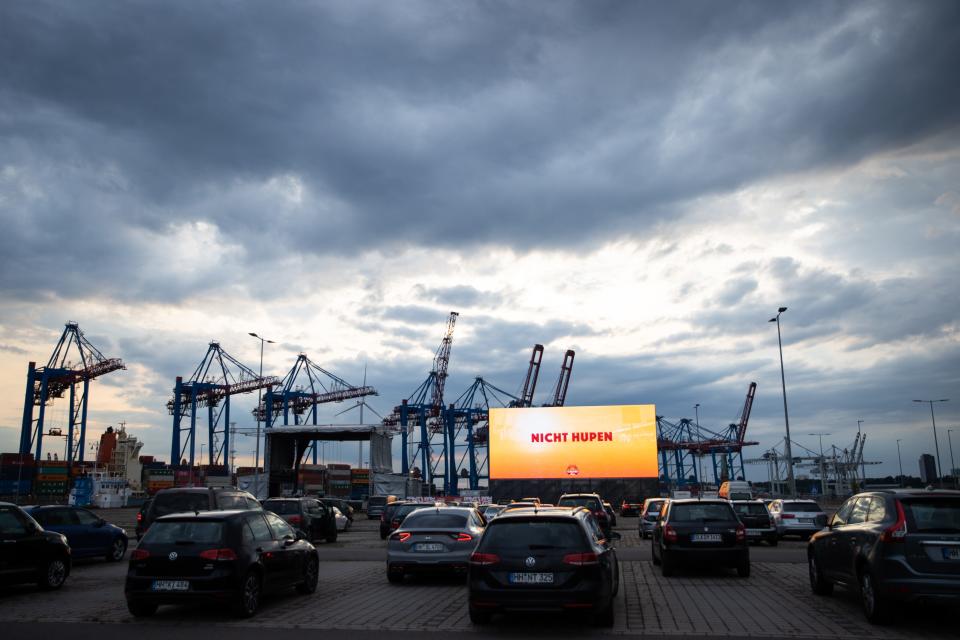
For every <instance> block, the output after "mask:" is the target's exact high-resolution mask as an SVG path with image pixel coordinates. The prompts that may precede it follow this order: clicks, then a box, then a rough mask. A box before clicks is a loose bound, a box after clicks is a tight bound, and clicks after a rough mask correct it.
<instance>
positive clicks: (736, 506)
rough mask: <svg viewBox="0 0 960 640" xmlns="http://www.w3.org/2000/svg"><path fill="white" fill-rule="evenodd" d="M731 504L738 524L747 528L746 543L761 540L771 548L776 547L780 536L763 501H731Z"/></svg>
mask: <svg viewBox="0 0 960 640" xmlns="http://www.w3.org/2000/svg"><path fill="white" fill-rule="evenodd" d="M731 504H733V510H734V511H736V512H737V517H738V518H740V522H742V523H743V526H744V527H746V528H747V540H748V541H756V542H759V541H761V540H762V541H763V542H766V543H767V544H769V545H770V546H771V547H775V546H777V543H778V542H779V540H780V534H779V533H778V532H777V526H776V525H775V524H774V523H773V518H772V517H771V516H770V512H769V511H767V505H765V504H764V503H763V500H733V501H731Z"/></svg>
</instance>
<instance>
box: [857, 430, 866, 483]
mask: <svg viewBox="0 0 960 640" xmlns="http://www.w3.org/2000/svg"><path fill="white" fill-rule="evenodd" d="M862 424H863V420H857V434H858V435H859V434H860V426H861V425H862ZM860 480H861V482H860V490H861V491H863V487H865V486H866V484H867V459H866V458H864V457H863V439H862V436H861V440H860Z"/></svg>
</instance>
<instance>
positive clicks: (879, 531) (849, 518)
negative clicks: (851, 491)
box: [807, 489, 960, 623]
mask: <svg viewBox="0 0 960 640" xmlns="http://www.w3.org/2000/svg"><path fill="white" fill-rule="evenodd" d="M807 563H808V566H809V573H810V587H811V588H812V589H813V592H814V593H816V594H819V595H829V594H831V593H832V592H833V585H834V583H835V582H836V583H840V584H844V585H848V586H850V587H852V588H854V589H856V590H857V592H858V594H859V596H860V601H861V604H862V606H863V611H864V613H865V614H866V616H867V619H868V620H869V621H870V622H873V623H883V622H887V621H888V620H889V618H890V615H891V613H892V610H893V608H894V607H891V604H893V603H895V602H916V601H923V600H926V601H931V602H938V603H944V604H947V603H949V604H953V605H954V606H956V605H957V604H960V491H943V490H940V491H932V490H926V491H924V490H913V489H891V490H885V491H870V492H867V493H860V494H857V495H855V496H853V497H852V498H850V499H848V500H847V501H846V502H844V503H843V505H842V506H841V507H840V509H839V510H838V511H837V512H836V513H835V514H834V515H833V518H832V519H831V520H830V522H829V523H828V524H827V528H826V529H824V530H823V531H820V532H818V533H816V534H814V535H813V537H812V538H811V539H810V542H809V543H807Z"/></svg>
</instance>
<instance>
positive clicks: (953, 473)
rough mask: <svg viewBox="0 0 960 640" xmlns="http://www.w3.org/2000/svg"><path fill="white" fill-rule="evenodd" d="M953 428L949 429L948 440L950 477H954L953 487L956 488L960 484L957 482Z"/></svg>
mask: <svg viewBox="0 0 960 640" xmlns="http://www.w3.org/2000/svg"><path fill="white" fill-rule="evenodd" d="M952 433H953V429H947V442H949V443H950V477H951V478H953V487H954V488H955V489H956V488H957V487H958V486H960V484H958V483H957V466H956V464H954V462H953V437H952V436H951V435H950V434H952Z"/></svg>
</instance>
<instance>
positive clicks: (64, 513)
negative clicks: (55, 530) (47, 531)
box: [37, 509, 80, 527]
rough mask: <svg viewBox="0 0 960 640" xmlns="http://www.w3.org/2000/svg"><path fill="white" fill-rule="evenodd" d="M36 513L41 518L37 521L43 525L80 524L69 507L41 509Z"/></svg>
mask: <svg viewBox="0 0 960 640" xmlns="http://www.w3.org/2000/svg"><path fill="white" fill-rule="evenodd" d="M37 515H39V516H40V518H42V519H41V520H39V522H40V524H42V525H43V526H44V527H72V526H74V525H78V524H80V521H79V520H77V517H76V516H75V515H74V514H73V512H72V511H71V510H70V509H43V510H42V511H40V513H38V514H37Z"/></svg>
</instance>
